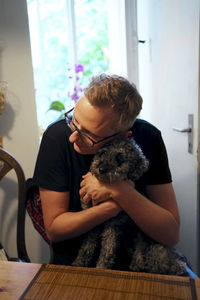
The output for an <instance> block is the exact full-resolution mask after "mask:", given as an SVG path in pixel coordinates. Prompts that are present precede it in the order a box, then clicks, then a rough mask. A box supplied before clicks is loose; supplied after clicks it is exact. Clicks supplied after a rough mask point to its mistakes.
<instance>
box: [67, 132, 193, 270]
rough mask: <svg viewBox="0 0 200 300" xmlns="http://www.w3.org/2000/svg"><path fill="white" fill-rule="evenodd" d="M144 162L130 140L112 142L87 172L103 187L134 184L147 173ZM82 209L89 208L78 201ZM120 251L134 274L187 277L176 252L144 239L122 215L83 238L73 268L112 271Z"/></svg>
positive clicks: (138, 149)
mask: <svg viewBox="0 0 200 300" xmlns="http://www.w3.org/2000/svg"><path fill="white" fill-rule="evenodd" d="M148 165H149V163H148V161H147V159H146V158H145V156H144V155H143V153H142V151H141V149H140V147H139V146H138V145H137V144H136V143H135V141H134V140H133V139H132V138H131V139H130V138H121V139H119V138H116V139H114V140H112V141H110V142H108V143H107V144H105V145H104V146H103V147H102V148H100V149H99V150H98V152H97V153H96V154H95V156H94V158H93V161H92V164H91V167H90V171H91V173H92V174H93V175H94V176H96V178H97V179H98V180H100V181H102V182H105V183H113V182H117V181H120V180H131V181H133V182H134V181H135V180H137V179H139V178H140V177H141V176H142V174H143V173H144V172H146V171H147V169H148ZM81 205H82V208H83V209H87V208H88V207H90V206H91V204H89V205H85V204H84V203H83V201H81ZM120 247H123V248H124V249H125V250H126V254H127V257H128V258H129V263H128V266H127V269H128V270H130V271H135V272H148V273H159V274H171V275H172V274H173V275H179V276H187V272H186V263H185V261H184V259H182V258H180V257H179V255H178V254H177V252H176V250H175V249H173V248H168V247H165V246H163V245H161V244H159V243H157V242H156V241H154V240H152V239H151V238H150V237H148V236H147V235H145V234H144V233H143V232H142V231H141V230H140V229H139V228H138V227H137V225H136V224H135V223H134V222H133V221H132V219H131V218H130V217H129V216H128V215H127V214H126V213H125V212H124V211H122V212H121V213H120V214H119V215H118V216H116V217H114V218H112V219H110V220H108V221H106V222H104V223H102V224H100V225H98V226H96V227H95V228H93V229H92V230H90V231H89V232H87V233H86V234H85V237H84V239H83V242H82V245H81V247H80V249H79V252H78V255H77V257H76V259H75V260H74V262H73V264H72V265H73V266H80V267H96V268H102V269H112V268H115V263H116V259H117V253H118V250H119V248H120Z"/></svg>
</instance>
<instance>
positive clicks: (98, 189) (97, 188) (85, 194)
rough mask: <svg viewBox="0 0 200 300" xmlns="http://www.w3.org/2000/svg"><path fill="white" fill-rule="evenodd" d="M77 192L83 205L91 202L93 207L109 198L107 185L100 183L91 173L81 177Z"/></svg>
mask: <svg viewBox="0 0 200 300" xmlns="http://www.w3.org/2000/svg"><path fill="white" fill-rule="evenodd" d="M80 186H81V188H80V191H79V194H80V197H81V199H83V202H84V203H85V204H88V203H89V202H90V201H91V200H92V204H93V205H97V204H98V203H100V202H103V201H106V200H108V199H109V198H110V192H109V188H108V187H109V185H107V184H104V183H102V182H101V181H99V180H98V179H97V178H96V177H95V176H93V175H92V173H91V172H89V173H87V174H86V175H84V176H83V180H82V181H81V184H80Z"/></svg>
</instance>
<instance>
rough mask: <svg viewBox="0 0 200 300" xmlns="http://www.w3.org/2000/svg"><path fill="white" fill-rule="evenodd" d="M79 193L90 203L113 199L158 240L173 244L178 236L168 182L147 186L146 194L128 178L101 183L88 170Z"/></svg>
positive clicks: (177, 224)
mask: <svg viewBox="0 0 200 300" xmlns="http://www.w3.org/2000/svg"><path fill="white" fill-rule="evenodd" d="M80 194H83V195H85V196H83V197H84V198H83V199H84V201H86V202H87V201H88V200H89V199H91V198H92V199H93V203H98V202H100V201H102V200H105V199H108V198H112V199H114V200H115V201H116V202H117V203H118V204H119V205H120V206H121V207H122V209H123V210H124V211H126V213H127V214H128V215H129V216H130V217H131V218H132V219H133V221H134V222H135V223H136V224H137V225H138V227H140V228H141V229H142V230H143V231H144V232H145V233H146V234H147V235H149V236H150V237H152V238H153V239H155V240H157V241H158V242H160V243H162V244H164V245H167V246H174V245H175V244H176V243H177V242H178V240H179V230H180V218H179V213H178V207H177V203H176V198H175V194H174V190H173V186H172V184H171V183H169V184H160V185H149V186H147V194H148V198H146V197H144V196H143V195H141V194H140V193H139V192H137V191H136V189H135V188H134V187H133V186H132V185H130V184H129V183H128V182H125V181H121V182H117V183H116V184H111V185H109V184H103V183H101V182H99V181H98V180H97V179H96V178H95V177H94V176H92V175H91V173H88V174H87V175H86V176H84V180H83V181H82V183H81V191H80Z"/></svg>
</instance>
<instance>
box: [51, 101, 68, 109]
mask: <svg viewBox="0 0 200 300" xmlns="http://www.w3.org/2000/svg"><path fill="white" fill-rule="evenodd" d="M48 110H56V111H62V110H65V106H64V104H63V103H62V102H61V101H58V100H56V101H53V102H51V104H50V107H49V109H48Z"/></svg>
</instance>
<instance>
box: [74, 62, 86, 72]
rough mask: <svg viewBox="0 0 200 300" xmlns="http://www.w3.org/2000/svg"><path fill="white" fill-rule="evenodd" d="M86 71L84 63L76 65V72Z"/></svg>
mask: <svg viewBox="0 0 200 300" xmlns="http://www.w3.org/2000/svg"><path fill="white" fill-rule="evenodd" d="M83 71H84V66H83V65H82V64H78V65H75V72H76V73H79V72H83Z"/></svg>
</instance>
